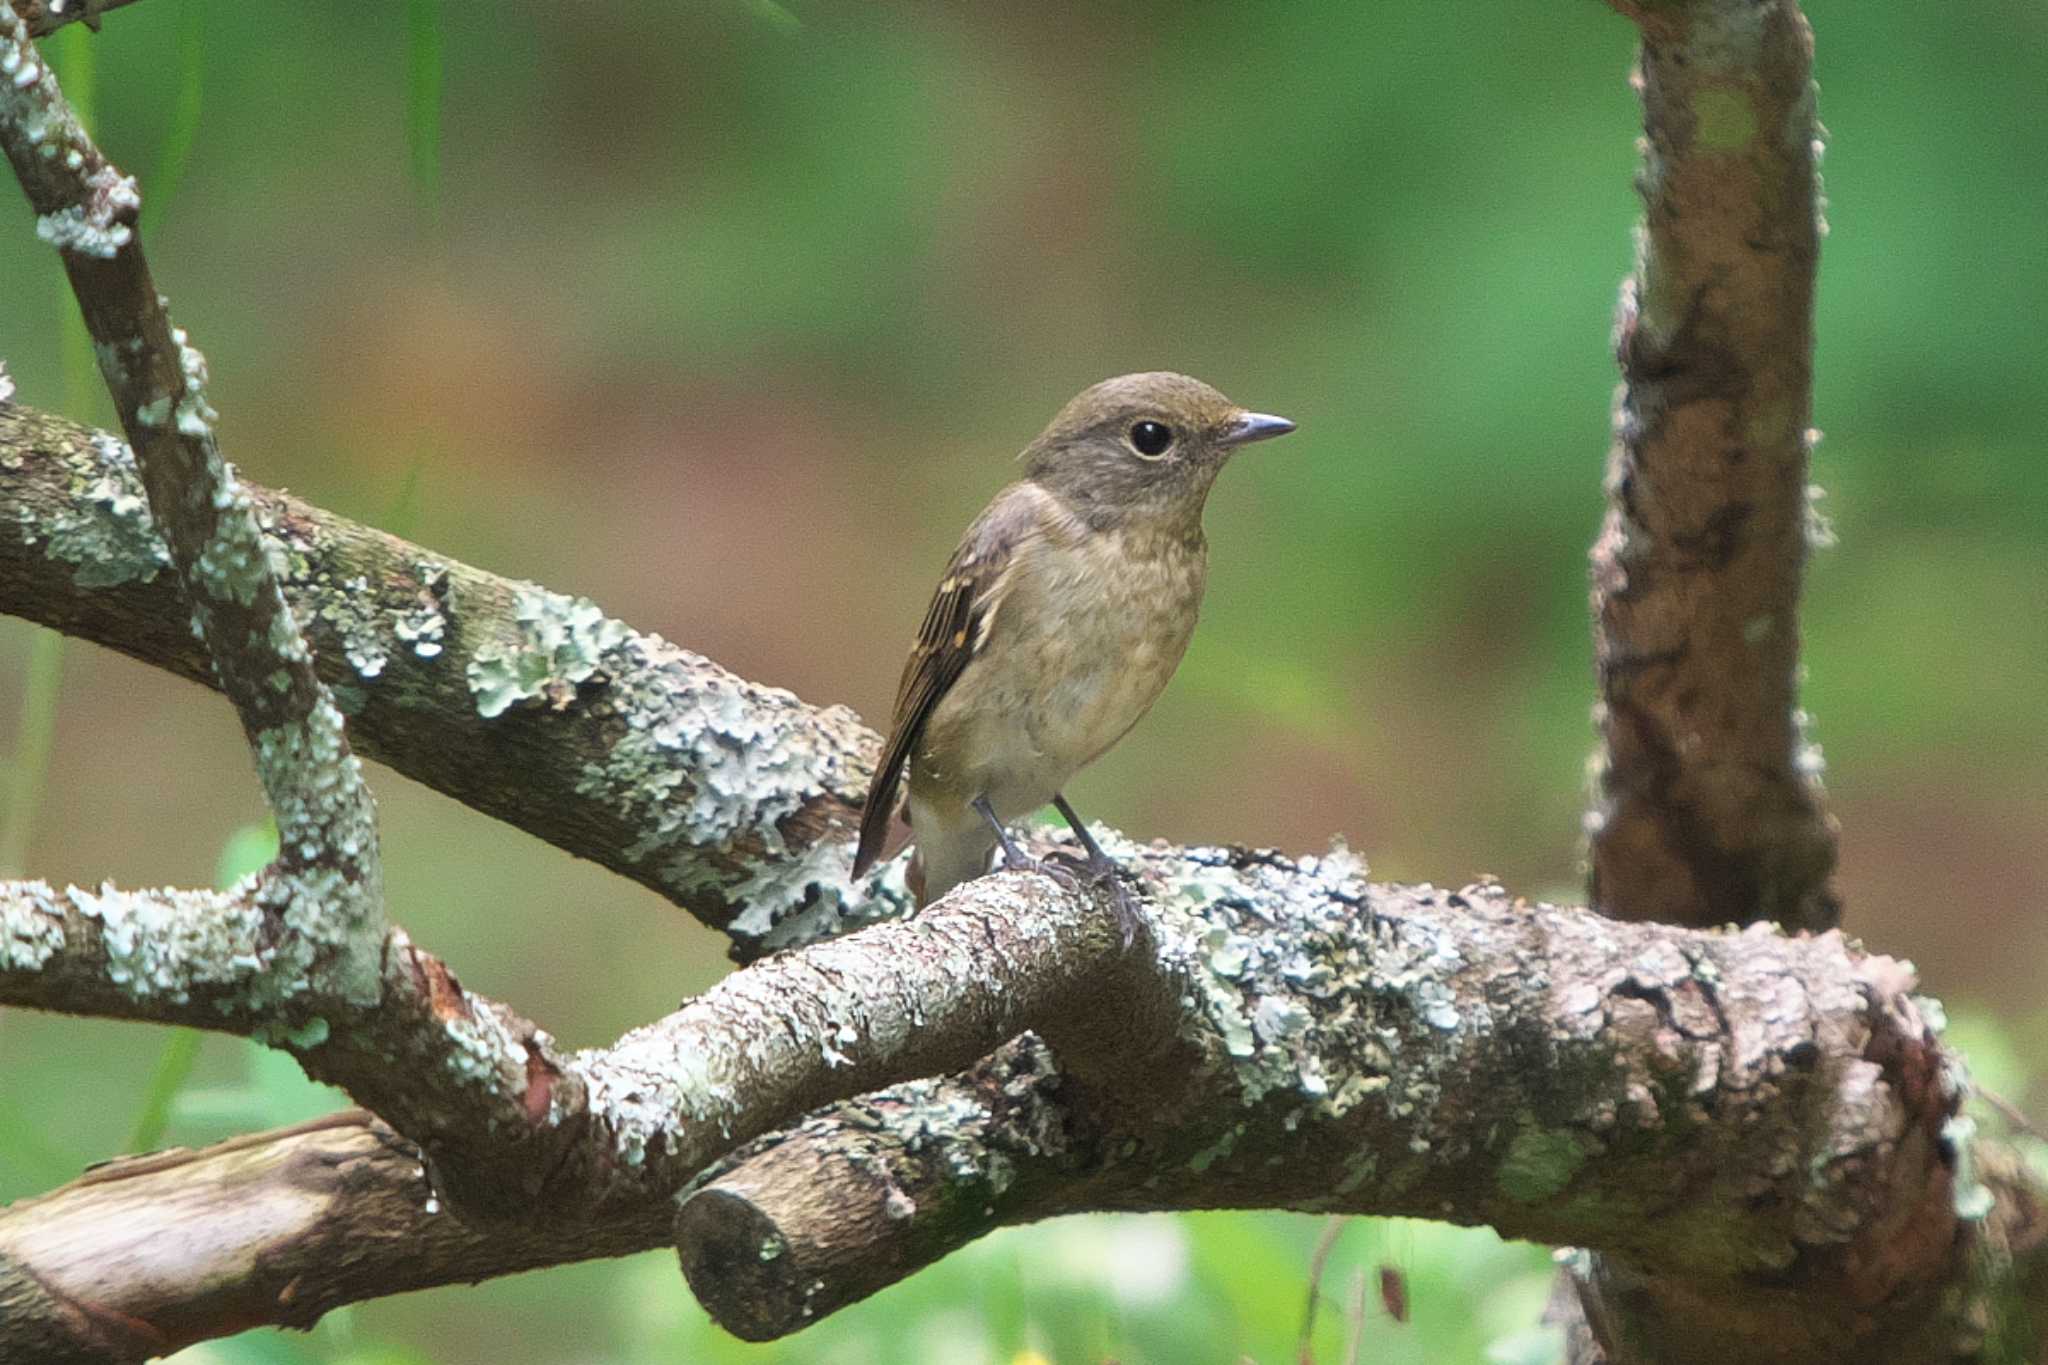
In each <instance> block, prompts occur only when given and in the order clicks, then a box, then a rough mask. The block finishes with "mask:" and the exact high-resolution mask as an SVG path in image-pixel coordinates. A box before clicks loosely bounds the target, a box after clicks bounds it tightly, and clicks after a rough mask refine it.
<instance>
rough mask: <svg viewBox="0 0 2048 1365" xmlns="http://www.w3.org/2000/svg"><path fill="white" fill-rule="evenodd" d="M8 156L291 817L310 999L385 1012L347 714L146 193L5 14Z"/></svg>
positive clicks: (290, 847)
mask: <svg viewBox="0 0 2048 1365" xmlns="http://www.w3.org/2000/svg"><path fill="white" fill-rule="evenodd" d="M0 149H4V151H5V152H6V156H7V160H8V163H9V164H10V165H11V166H12V167H13V169H14V175H15V178H16V179H17V180H19V181H20V182H21V187H22V189H23V191H24V192H25V193H26V194H27V195H28V201H29V205H30V207H31V208H33V209H34V210H35V212H36V214H37V219H36V232H37V235H38V236H40V237H42V238H43V239H44V240H45V241H47V242H49V243H50V244H51V245H52V246H54V247H55V248H56V249H57V252H58V255H59V256H60V257H61V258H62V259H63V262H64V270H65V273H66V274H67V275H68V276H69V277H70V280H71V289H72V292H73V293H74V294H75V295H76V296H77V298H78V305H79V310H80V312H81V313H82V314H83V316H84V318H85V326H86V330H87V331H88V332H89V333H90V334H91V335H92V339H93V351H94V354H95V355H97V356H98V358H99V365H100V374H101V377H102V378H104V379H105V381H106V384H107V390H108V392H109V393H110V394H111V395H112V396H113V399H114V406H115V409H116V410H117V411H118V412H119V413H120V417H121V425H122V427H123V429H124V430H126V432H127V433H128V440H129V443H130V445H131V446H132V447H133V448H134V451H135V456H136V465H137V468H138V471H139V473H140V478H141V484H142V490H143V494H144V498H145V499H146V501H147V503H148V506H149V509H150V512H151V514H152V516H153V518H154V520H155V523H156V525H157V527H158V529H159V531H160V533H161V535H162V537H163V542H164V545H165V547H166V549H167V550H168V552H169V556H170V562H171V567H172V569H173V570H174V571H175V572H176V574H177V577H178V582H179V584H180V586H181V587H182V589H183V592H184V599H185V606H186V607H187V609H188V610H187V612H186V613H185V614H184V619H187V620H189V621H190V622H191V624H192V627H193V629H194V630H195V631H196V632H197V633H198V634H199V636H200V637H201V639H203V640H204V641H205V644H206V651H207V657H208V662H209V664H210V665H211V669H212V673H213V675H214V677H215V678H216V679H217V680H218V683H219V686H220V688H221V690H222V691H223V692H224V693H226V695H227V697H228V699H229V700H230V701H232V702H233V703H234V707H235V711H236V713H237V714H238V715H239V716H240V718H241V722H242V729H243V732H244V733H245V734H246V735H247V737H248V741H249V746H250V748H251V750H252V751H253V752H254V754H255V758H256V772H257V776H258V777H259V778H260V779H261V780H262V783H263V789H264V792H265V794H266V796H267V797H268V798H269V801H270V808H271V811H272V813H273V814H274V815H275V816H276V819H277V828H278V842H279V852H278V856H277V859H276V861H275V862H273V863H272V864H271V866H270V867H268V868H266V869H265V870H264V872H263V873H262V874H261V875H260V876H259V877H258V879H257V881H256V885H255V887H254V895H255V897H256V900H257V902H258V903H259V905H260V907H261V908H262V910H263V911H264V912H265V913H266V915H267V916H268V917H269V919H270V920H271V925H270V931H271V933H272V934H273V935H274V936H277V937H280V938H282V939H284V940H286V941H288V942H289V944H290V951H291V954H292V956H293V957H294V958H295V959H296V966H297V968H298V971H299V974H300V976H301V977H302V978H304V979H305V980H306V981H307V982H308V983H309V984H317V985H318V986H320V988H322V989H332V990H336V991H339V992H342V993H344V994H347V995H349V996H350V997H351V998H353V999H354V1000H355V1001H356V1002H357V1003H359V1004H364V1005H367V1004H373V1003H375V1000H376V992H377V988H378V962H377V951H378V949H379V947H380V945H381V942H382V939H383V930H384V900H383V886H382V880H383V878H382V873H381V870H380V868H381V864H380V861H379V858H378V852H377V826H376V816H375V812H374V810H373V808H372V805H371V801H370V792H369V787H368V785H367V784H366V783H365V782H364V780H363V774H362V767H361V765H360V764H359V763H358V762H357V760H356V759H355V757H354V755H352V754H351V753H350V752H349V747H348V739H347V736H346V735H345V734H344V727H343V722H342V717H341V713H340V712H339V711H338V710H337V709H336V708H335V705H334V700H333V698H332V697H331V696H329V695H328V692H327V689H326V687H325V685H323V684H322V683H321V681H320V679H319V677H318V676H317V675H316V674H315V672H314V670H313V661H312V654H311V652H310V651H309V650H308V649H307V646H306V642H305V640H304V638H303V637H302V636H301V635H300V634H299V630H298V627H297V625H296V624H295V623H294V622H293V620H292V614H291V610H290V609H289V608H288V607H287V606H286V605H285V601H284V596H283V593H282V592H281V590H280V589H279V586H278V578H277V574H276V573H275V572H274V571H273V569H272V566H271V561H270V554H269V551H268V548H267V546H266V544H265V542H264V539H263V535H262V532H261V531H260V530H259V529H258V527H257V524H256V516H255V508H254V505H253V504H252V503H251V501H250V499H249V495H248V493H247V491H246V490H245V489H244V488H243V487H242V486H241V484H240V483H239V481H238V480H237V479H236V478H235V474H234V471H233V470H232V469H230V468H229V467H228V465H227V463H226V461H224V460H223V459H222V458H221V454H220V448H219V445H218V442H217V440H216V438H215V431H214V419H215V417H216V415H217V414H216V413H215V412H214V410H213V408H212V406H211V405H210V404H209V403H208V402H207V399H206V360H205V358H204V357H203V356H201V355H200V354H199V352H198V350H196V349H195V348H194V347H193V346H192V345H191V344H190V343H189V342H188V340H187V339H186V336H185V333H184V332H183V331H182V330H181V329H179V328H177V327H176V326H174V325H173V324H172V322H171V318H170V314H169V312H168V311H167V310H166V307H165V303H164V299H163V296H162V295H161V294H159V293H158V292H157V287H156V282H155V280H154V279H153V278H152V277H151V275H150V271H149V265H148V263H147V262H146V261H145V260H144V259H143V254H142V243H141V240H140V239H139V238H138V237H137V236H136V233H135V223H136V220H137V217H138V215H139V213H140V211H141V207H142V199H141V196H140V194H139V193H138V192H137V190H136V188H135V182H134V180H132V179H131V178H129V177H128V176H125V175H123V174H122V173H121V171H120V169H119V168H118V167H116V166H114V165H113V164H112V163H110V162H109V161H108V160H107V159H106V158H105V157H104V156H103V155H101V153H100V150H99V148H98V147H97V146H95V145H94V144H93V142H92V139H91V138H90V137H89V136H88V135H87V134H86V131H85V129H84V128H83V127H82V126H81V125H80V123H79V122H78V119H77V118H76V117H75V116H74V115H73V113H72V111H71V108H70V106H69V105H68V104H67V103H66V102H65V100H64V97H63V94H62V92H60V91H59V90H58V88H57V78H56V76H55V75H54V74H53V73H52V72H51V71H50V70H49V69H48V68H47V67H46V66H45V65H44V64H43V62H42V59H41V56H40V54H39V53H38V52H37V51H36V48H35V45H34V43H32V42H31V41H30V39H29V34H28V26H27V24H25V23H24V22H23V20H22V19H21V17H20V16H19V15H17V14H16V13H15V12H14V10H13V9H12V8H11V7H8V6H0Z"/></svg>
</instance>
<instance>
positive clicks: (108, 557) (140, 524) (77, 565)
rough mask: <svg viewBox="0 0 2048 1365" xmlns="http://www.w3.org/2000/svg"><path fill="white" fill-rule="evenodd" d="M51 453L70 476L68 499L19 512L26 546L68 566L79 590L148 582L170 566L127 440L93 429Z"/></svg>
mask: <svg viewBox="0 0 2048 1365" xmlns="http://www.w3.org/2000/svg"><path fill="white" fill-rule="evenodd" d="M56 453H57V455H58V457H59V458H60V459H61V460H62V461H63V463H64V466H65V468H66V470H67V471H68V488H69V492H70V494H71V496H70V498H69V500H68V501H66V502H63V503H59V504H58V505H57V506H56V507H54V508H52V509H48V510H47V511H45V512H42V513H38V512H36V511H34V510H32V509H31V508H29V507H27V506H23V507H22V508H21V509H20V518H21V527H22V533H23V535H24V537H25V538H26V539H27V541H28V542H29V543H30V544H35V543H37V542H41V543H42V544H43V545H44V546H45V547H46V551H47V553H48V554H49V556H50V557H51V558H52V559H57V560H61V561H63V562H64V563H66V564H70V565H72V566H74V567H73V569H72V575H71V577H72V581H73V582H74V583H76V584H77V585H78V586H79V587H81V588H112V587H118V586H120V585H121V584H123V583H147V582H148V581H149V580H150V579H152V578H154V577H156V575H157V574H158V573H160V572H162V571H163V570H164V569H167V568H169V567H170V564H171V557H170V553H169V552H168V551H167V550H165V548H164V544H163V538H162V537H161V536H160V535H158V534H157V528H156V523H155V522H154V521H153V520H151V518H150V514H149V501H148V499H147V498H146V497H145V496H144V495H143V491H142V477H141V474H140V473H139V472H138V471H137V469H136V467H135V456H134V454H133V453H132V452H131V451H130V450H129V449H128V446H127V444H126V443H125V442H123V441H122V440H120V439H119V438H118V437H115V436H112V435H109V434H108V433H107V432H104V431H95V432H93V433H92V435H91V436H90V438H89V444H88V445H83V446H81V445H78V444H76V443H74V442H72V441H71V440H69V439H68V438H67V439H66V440H64V442H63V443H62V444H60V445H59V446H58V447H57V450H56Z"/></svg>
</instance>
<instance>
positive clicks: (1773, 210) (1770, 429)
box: [1589, 0, 1838, 929]
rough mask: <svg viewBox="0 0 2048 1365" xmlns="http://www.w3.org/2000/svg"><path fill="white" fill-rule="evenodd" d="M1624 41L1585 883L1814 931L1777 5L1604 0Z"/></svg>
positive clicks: (1786, 143)
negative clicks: (1628, 139)
mask: <svg viewBox="0 0 2048 1365" xmlns="http://www.w3.org/2000/svg"><path fill="white" fill-rule="evenodd" d="M1614 3H1615V7H1616V8H1617V9H1619V10H1621V11H1622V12H1623V13H1625V14H1627V15H1628V16H1629V17H1630V18H1632V19H1634V20H1635V21H1636V23H1637V24H1638V25H1639V26H1640V28H1641V30H1642V35H1643V41H1642V52H1641V57H1640V67H1639V71H1638V74H1637V77H1636V84H1637V87H1638V89H1639V90H1640V91H1641V93H1642V98H1643V128H1644V141H1643V157H1644V160H1643V169H1642V173H1641V175H1640V177H1639V184H1640V186H1641V189H1642V193H1643V202H1644V217H1643V226H1642V230H1641V238H1640V241H1641V258H1640V260H1639V262H1638V265H1637V269H1636V273H1635V274H1634V275H1633V276H1632V277H1631V278H1630V279H1629V281H1628V282H1627V283H1626V284H1625V285H1624V286H1623V289H1622V296H1621V307H1620V312H1619V316H1618V318H1617V320H1616V325H1615V346H1616V352H1617V356H1618V359H1619V361H1620V364H1621V370H1622V376H1623V381H1624V383H1623V387H1622V391H1621V398H1620V402H1619V406H1618V407H1617V410H1616V415H1615V441H1614V448H1613V453H1612V455H1611V457H1610V461H1609V467H1608V475H1607V493H1608V507H1607V520H1606V525H1605V526H1604V528H1603V529H1602V531H1601V534H1600V539H1599V542H1598V543H1597V544H1596V545H1595V546H1594V547H1593V606H1594V614H1595V617H1596V621H1595V626H1596V629H1595V632H1594V642H1595V645H1594V647H1595V655H1596V658H1597V661H1598V665H1599V684H1600V702H1599V711H1598V715H1599V725H1600V735H1601V740H1602V753H1601V764H1600V770H1599V774H1600V776H1599V805H1598V807H1597V809H1596V810H1595V811H1594V812H1593V814H1592V816H1591V817H1590V819H1589V827H1590V829H1591V831H1592V854H1593V899H1594V902H1595V903H1596V904H1598V905H1599V906H1600V907H1601V908H1602V909H1604V910H1606V911H1607V912H1608V913H1609V914H1613V915H1619V916H1622V917H1624V918H1628V919H1654V920H1660V921H1663V922H1666V923H1674V924H1695V925H1710V924H1726V923H1730V922H1734V923H1748V922H1751V921H1753V920H1775V921H1777V922H1778V923H1781V924H1786V925H1792V926H1796V927H1803V928H1812V929H1819V928H1825V927H1827V926H1829V925H1832V924H1833V923H1834V922H1835V920H1836V917H1837V913H1838V909H1837V906H1836V903H1835V899H1834V894H1833V892H1832V891H1831V890H1830V889H1829V886H1828V878H1829V875H1830V874H1831V872H1832V871H1833V868H1834V860H1835V836H1834V830H1833V827H1832V825H1831V824H1830V822H1829V821H1828V819H1827V817H1826V815H1825V814H1824V813H1823V811H1822V808H1821V798H1820V791H1819V787H1818V785H1817V782H1816V774H1815V768H1816V766H1817V765H1816V763H1815V761H1814V754H1815V752H1816V751H1814V750H1812V749H1811V748H1810V747H1809V746H1808V745H1807V742H1806V740H1805V737H1804V735H1803V734H1802V729H1801V714H1800V712H1799V709H1798V667H1799V585H1800V576H1801V572H1802V568H1803V565H1804V564H1805V560H1806V553H1807V548H1808V542H1809V538H1810V536H1811V534H1812V532H1811V531H1810V529H1809V527H1810V519H1811V513H1810V511H1809V507H1808V498H1807V451H1808V446H1809V443H1810V439H1811V438H1810V433H1809V431H1808V424H1809V422H1810V421H1811V411H1812V374H1813V369H1812V352H1813V291H1814V272H1815V269H1816V266H1817V264H1818V260H1819V252H1820V205H1819V189H1818V179H1817V168H1816V157H1817V155H1818V153H1817V150H1816V149H1817V148H1818V146H1819V142H1818V139H1819V138H1820V135H1821V129H1820V124H1819V121H1818V119H1817V118H1816V117H1815V113H1814V90H1813V80H1812V75H1811V67H1812V35H1811V33H1810V31H1809V30H1808V28H1807V25H1806V19H1805V17H1804V16H1803V15H1802V14H1801V13H1800V12H1799V7H1798V5H1797V4H1796V3H1795V0H1761V2H1759V0H1688V2H1687V3H1676V4H1672V3H1658V4H1637V3H1634V2H1633V0H1614Z"/></svg>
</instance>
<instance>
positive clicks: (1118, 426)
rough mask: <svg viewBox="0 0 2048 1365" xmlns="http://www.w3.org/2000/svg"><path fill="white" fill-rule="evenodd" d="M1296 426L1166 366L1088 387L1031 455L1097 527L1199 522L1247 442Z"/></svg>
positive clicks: (1045, 477) (1043, 482) (1051, 486)
mask: <svg viewBox="0 0 2048 1365" xmlns="http://www.w3.org/2000/svg"><path fill="white" fill-rule="evenodd" d="M1292 430H1294V423H1292V422H1290V421H1288V420H1287V419H1286V418H1284V417H1271V416H1268V415H1267V414H1265V413H1262V412H1250V411H1247V410H1246V409H1244V408H1241V407H1239V406H1238V405H1237V404H1235V403H1233V402H1231V401H1230V400H1229V399H1228V398H1225V397H1224V396H1223V395H1222V394H1220V393H1218V392H1216V390H1214V389H1212V388H1210V387H1209V386H1208V385H1207V384H1204V383H1203V382H1202V381H1201V380H1199V379H1190V378H1188V377H1187V376H1186V375H1184V374H1172V373H1169V372H1167V371H1163V370H1160V371H1151V372H1148V373H1145V374H1126V375H1120V376H1118V377H1117V378H1115V379H1105V380H1103V381H1102V382H1101V383H1100V384H1097V385H1095V386H1094V387H1092V388H1088V389H1084V390H1082V392H1081V393H1080V394H1078V395H1077V396H1076V397H1075V398H1074V400H1073V401H1072V402H1070V403H1068V404H1067V405H1066V406H1065V407H1064V408H1061V409H1060V414H1059V416H1057V417H1055V418H1053V419H1052V424H1051V425H1050V426H1048V427H1046V429H1045V430H1044V431H1042V432H1040V433H1039V436H1038V439H1037V440H1035V441H1033V442H1032V443H1031V444H1030V445H1029V446H1027V447H1025V450H1024V454H1023V456H1022V459H1023V460H1024V465H1025V472H1026V474H1027V475H1028V476H1029V477H1030V478H1031V480H1032V481H1033V482H1035V483H1037V484H1038V485H1039V486H1041V487H1042V488H1044V489H1045V490H1046V491H1047V492H1049V493H1052V494H1054V495H1055V496H1057V497H1058V498H1059V499H1060V500H1061V501H1062V502H1064V503H1066V504H1067V506H1069V507H1071V508H1072V509H1073V510H1074V513H1075V514H1076V515H1077V516H1079V517H1081V518H1082V519H1083V520H1085V521H1087V522H1088V523H1089V524H1090V525H1091V526H1095V527H1097V528H1104V527H1108V526H1114V525H1121V524H1124V523H1125V522H1127V521H1130V520H1132V519H1133V518H1143V519H1153V520H1159V521H1165V522H1184V521H1193V522H1195V523H1197V524H1198V523H1199V519H1200V517H1201V513H1202V504H1203V502H1204V501H1205V500H1206V499H1207V498H1208V496H1209V488H1210V485H1212V484H1213V483H1214V482H1215V481H1216V473H1217V471H1218V470H1220V469H1221V468H1222V467H1223V464H1224V462H1225V461H1226V460H1228V459H1229V458H1230V457H1231V455H1232V454H1234V453H1235V452H1236V451H1237V449H1238V448H1239V447H1240V446H1244V445H1248V444H1249V443H1251V442H1253V441H1263V440H1266V439H1267V438H1268V437H1272V436H1285V435H1286V434H1287V433H1288V432H1290V431H1292Z"/></svg>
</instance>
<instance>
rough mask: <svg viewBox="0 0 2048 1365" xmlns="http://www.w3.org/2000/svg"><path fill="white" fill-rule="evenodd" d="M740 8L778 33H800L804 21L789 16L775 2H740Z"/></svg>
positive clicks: (767, 0)
mask: <svg viewBox="0 0 2048 1365" xmlns="http://www.w3.org/2000/svg"><path fill="white" fill-rule="evenodd" d="M741 3H742V6H743V7H744V8H745V9H746V10H748V11H749V12H750V13H751V14H752V15H753V16H754V17H755V18H756V19H759V20H760V21H761V22H762V23H764V24H766V25H767V26H768V27H770V28H772V29H775V30H776V31H777V32H780V33H801V32H802V31H803V27H804V21H803V20H801V19H799V18H797V17H796V16H795V15H794V14H791V13H790V12H789V11H788V10H786V9H784V8H783V7H782V6H781V5H778V4H776V3H775V0H741Z"/></svg>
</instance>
